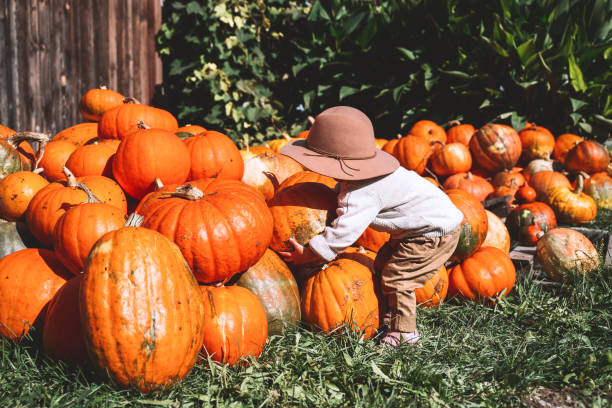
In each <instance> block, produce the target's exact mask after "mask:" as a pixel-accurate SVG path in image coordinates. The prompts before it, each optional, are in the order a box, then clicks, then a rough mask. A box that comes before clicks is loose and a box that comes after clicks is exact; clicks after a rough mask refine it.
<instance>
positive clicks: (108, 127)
mask: <svg viewBox="0 0 612 408" xmlns="http://www.w3.org/2000/svg"><path fill="white" fill-rule="evenodd" d="M136 102H137V101H136V100H135V99H133V98H126V99H124V103H123V104H122V105H120V106H117V107H115V108H112V109H110V110H108V111H106V112H105V113H104V115H102V117H101V118H100V122H99V123H98V137H100V138H102V139H125V138H126V137H127V136H129V135H130V134H132V133H134V132H136V131H138V130H140V129H141V127H142V125H143V124H144V125H146V126H147V127H148V128H152V129H157V130H166V131H168V132H171V133H174V132H176V131H177V129H178V122H177V121H176V118H175V117H174V116H172V114H171V113H170V112H168V111H165V110H163V109H158V108H154V107H152V106H148V105H143V104H140V103H136ZM174 136H175V137H177V138H178V136H176V135H174ZM179 140H180V139H179Z"/></svg>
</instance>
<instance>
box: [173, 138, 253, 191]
mask: <svg viewBox="0 0 612 408" xmlns="http://www.w3.org/2000/svg"><path fill="white" fill-rule="evenodd" d="M184 142H185V145H186V146H187V149H188V150H189V155H190V157H191V169H190V172H189V176H188V178H187V179H188V180H197V179H200V178H206V177H215V178H218V179H227V180H240V179H241V178H242V175H243V173H244V160H243V159H242V156H241V155H240V151H239V150H238V147H237V146H236V145H235V144H234V142H233V141H232V139H230V138H229V137H227V136H226V135H224V134H223V133H221V132H217V131H214V130H207V131H206V132H202V133H198V134H197V135H195V136H192V137H188V138H186V139H185V140H184Z"/></svg>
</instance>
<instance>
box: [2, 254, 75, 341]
mask: <svg viewBox="0 0 612 408" xmlns="http://www.w3.org/2000/svg"><path fill="white" fill-rule="evenodd" d="M69 276H70V273H69V272H68V271H67V270H66V269H65V268H64V267H63V265H62V264H61V262H60V261H59V260H58V259H57V258H56V257H55V254H54V253H53V252H52V251H49V250H47V249H37V248H26V249H22V250H20V251H17V252H13V253H12V254H9V255H7V256H5V257H4V258H2V259H0V336H2V337H6V338H8V339H11V340H15V341H18V340H21V339H22V338H23V337H24V336H25V335H26V334H27V333H28V331H29V330H30V327H31V326H35V327H37V328H38V329H41V328H42V325H43V322H44V319H45V313H46V307H47V303H48V302H49V300H51V298H53V296H54V295H55V293H56V292H57V291H58V290H59V288H60V287H61V286H62V285H63V284H64V282H66V280H67V279H68V277H69Z"/></svg>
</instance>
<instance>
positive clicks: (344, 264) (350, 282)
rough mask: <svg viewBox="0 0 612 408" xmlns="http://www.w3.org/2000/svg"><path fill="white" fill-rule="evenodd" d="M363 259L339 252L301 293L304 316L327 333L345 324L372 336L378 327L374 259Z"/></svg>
mask: <svg viewBox="0 0 612 408" xmlns="http://www.w3.org/2000/svg"><path fill="white" fill-rule="evenodd" d="M364 259H365V260H366V262H364V263H362V262H359V261H357V260H355V259H350V258H346V257H343V256H342V255H340V256H339V257H338V258H336V259H335V260H334V261H332V262H330V263H327V264H325V265H323V266H322V267H321V269H320V271H318V272H317V273H315V274H314V275H312V276H310V277H309V278H308V280H307V281H306V283H305V284H304V287H303V289H302V294H301V306H302V320H303V321H304V322H305V323H306V324H308V325H309V326H311V327H313V328H315V329H318V330H322V331H324V332H326V333H329V332H331V331H332V330H334V329H337V328H338V327H339V326H341V325H343V324H346V325H347V326H348V327H349V328H350V329H351V330H354V331H358V332H363V334H364V336H365V337H366V338H370V337H372V336H373V335H374V334H375V333H376V330H377V329H378V327H379V309H378V298H377V294H376V290H375V286H374V281H373V276H374V261H373V260H372V259H371V258H370V257H365V258H364Z"/></svg>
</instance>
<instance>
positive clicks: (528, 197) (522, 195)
mask: <svg viewBox="0 0 612 408" xmlns="http://www.w3.org/2000/svg"><path fill="white" fill-rule="evenodd" d="M536 195H537V193H536V191H535V189H534V188H533V187H531V186H530V185H528V184H524V185H523V186H522V187H520V188H519V189H518V190H517V191H516V195H515V197H516V200H517V201H518V202H519V203H532V202H534V201H535V199H536Z"/></svg>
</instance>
